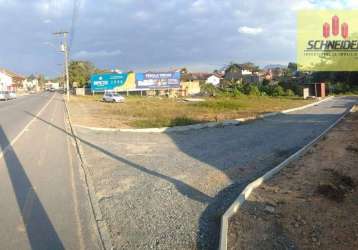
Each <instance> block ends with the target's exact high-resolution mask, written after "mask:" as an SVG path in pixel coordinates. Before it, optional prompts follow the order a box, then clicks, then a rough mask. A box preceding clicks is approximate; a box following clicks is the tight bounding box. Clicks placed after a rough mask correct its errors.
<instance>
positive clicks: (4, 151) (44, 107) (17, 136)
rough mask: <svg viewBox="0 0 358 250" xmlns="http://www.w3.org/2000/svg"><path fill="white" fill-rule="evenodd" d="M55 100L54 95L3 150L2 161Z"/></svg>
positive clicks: (0, 153) (0, 154)
mask: <svg viewBox="0 0 358 250" xmlns="http://www.w3.org/2000/svg"><path fill="white" fill-rule="evenodd" d="M54 98H55V95H53V96H52V97H51V99H50V100H49V101H48V102H47V103H46V104H45V106H43V107H42V108H41V109H40V111H39V112H38V113H37V114H36V116H35V117H33V118H32V119H31V120H30V121H29V122H28V123H27V124H26V126H25V127H24V128H23V129H22V130H21V131H20V133H18V134H17V135H16V136H15V138H14V139H12V140H11V142H10V143H9V144H8V145H7V146H6V147H5V148H4V150H2V151H1V152H0V159H2V158H3V157H4V155H5V154H6V153H7V151H9V149H10V148H12V147H13V146H14V145H15V143H16V142H17V141H18V140H19V139H20V138H21V136H22V135H23V134H24V133H25V132H26V130H27V129H28V128H29V127H30V126H31V125H32V123H34V121H35V120H36V119H37V117H39V116H40V115H41V114H42V113H43V112H44V111H45V109H46V108H47V107H48V105H49V104H50V103H51V102H52V100H53V99H54Z"/></svg>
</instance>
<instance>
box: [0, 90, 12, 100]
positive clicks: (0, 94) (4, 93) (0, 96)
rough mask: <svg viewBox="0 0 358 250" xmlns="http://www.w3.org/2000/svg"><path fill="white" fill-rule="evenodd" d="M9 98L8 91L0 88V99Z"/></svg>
mask: <svg viewBox="0 0 358 250" xmlns="http://www.w3.org/2000/svg"><path fill="white" fill-rule="evenodd" d="M9 99H10V96H9V91H7V90H0V100H4V101H7V100H9Z"/></svg>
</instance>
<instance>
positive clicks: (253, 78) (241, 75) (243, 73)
mask: <svg viewBox="0 0 358 250" xmlns="http://www.w3.org/2000/svg"><path fill="white" fill-rule="evenodd" d="M224 78H225V80H228V81H235V82H244V83H255V84H258V83H259V82H260V76H259V73H258V72H252V71H250V70H246V69H240V70H238V71H234V72H227V73H226V74H225V77H224Z"/></svg>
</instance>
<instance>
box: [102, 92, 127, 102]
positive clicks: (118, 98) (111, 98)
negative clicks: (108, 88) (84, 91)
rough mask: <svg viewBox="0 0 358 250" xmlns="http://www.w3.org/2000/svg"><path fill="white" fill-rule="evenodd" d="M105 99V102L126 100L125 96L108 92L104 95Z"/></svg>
mask: <svg viewBox="0 0 358 250" xmlns="http://www.w3.org/2000/svg"><path fill="white" fill-rule="evenodd" d="M102 99H103V101H105V102H124V97H123V96H121V95H120V94H117V93H112V92H106V93H104V95H103V98H102Z"/></svg>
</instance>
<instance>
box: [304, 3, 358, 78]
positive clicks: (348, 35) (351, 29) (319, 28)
mask: <svg viewBox="0 0 358 250" xmlns="http://www.w3.org/2000/svg"><path fill="white" fill-rule="evenodd" d="M297 25H298V30H297V64H298V69H299V70H301V71H358V10H305V11H300V12H299V13H298V20H297Z"/></svg>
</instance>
